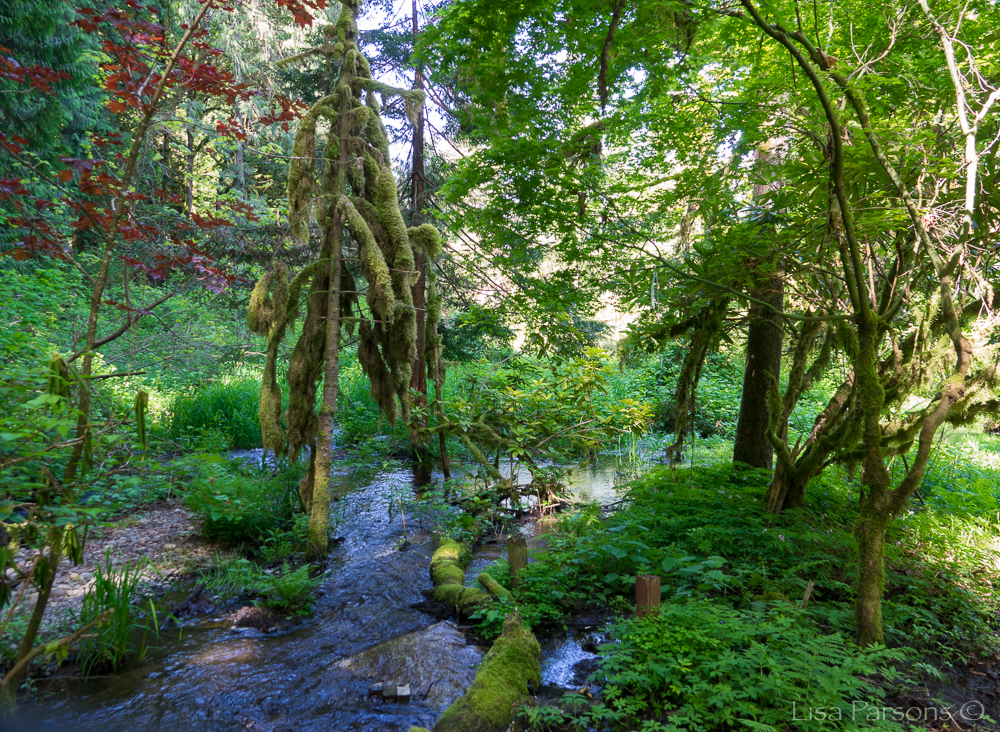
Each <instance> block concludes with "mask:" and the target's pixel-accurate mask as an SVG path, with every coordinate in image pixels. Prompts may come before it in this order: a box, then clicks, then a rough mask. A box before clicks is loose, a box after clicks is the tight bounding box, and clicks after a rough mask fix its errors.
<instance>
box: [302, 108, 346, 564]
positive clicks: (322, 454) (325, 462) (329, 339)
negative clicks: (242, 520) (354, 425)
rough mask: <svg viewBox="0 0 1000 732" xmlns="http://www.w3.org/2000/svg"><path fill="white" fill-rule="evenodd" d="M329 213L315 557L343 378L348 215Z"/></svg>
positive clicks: (321, 538) (324, 541)
mask: <svg viewBox="0 0 1000 732" xmlns="http://www.w3.org/2000/svg"><path fill="white" fill-rule="evenodd" d="M347 104H348V100H347V97H346V96H342V98H341V102H340V115H339V117H338V129H337V138H338V139H339V141H340V150H339V156H338V160H337V169H336V173H335V179H334V180H335V184H334V188H333V189H334V191H336V192H337V194H338V195H343V192H344V190H345V188H344V185H345V184H344V179H345V168H346V167H347V133H348V128H347V119H348V116H347V112H348V106H347ZM333 206H335V207H336V208H335V209H334V210H333V212H332V213H331V214H329V215H331V216H333V217H334V218H333V227H332V228H331V229H327V231H329V232H330V254H329V257H330V266H329V270H330V293H329V297H328V298H327V305H326V348H325V354H324V373H323V402H322V404H321V406H320V408H319V424H318V425H317V428H318V429H317V435H316V451H315V457H316V461H315V465H316V471H315V474H314V476H313V487H312V505H311V506H310V510H309V530H308V534H309V541H308V548H307V554H308V555H309V556H311V557H313V558H320V557H325V556H326V552H327V546H328V538H329V537H328V535H327V529H328V527H329V525H330V468H331V467H332V465H333V424H334V416H335V415H336V412H337V387H338V386H339V382H340V290H341V284H340V269H341V255H342V251H341V250H342V245H343V234H344V215H343V213H342V212H341V210H340V204H339V202H338V201H335V202H334V204H333Z"/></svg>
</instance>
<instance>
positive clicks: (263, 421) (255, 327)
mask: <svg viewBox="0 0 1000 732" xmlns="http://www.w3.org/2000/svg"><path fill="white" fill-rule="evenodd" d="M288 303H289V287H288V268H287V267H285V265H284V264H282V263H281V262H277V263H276V264H275V265H274V266H273V267H272V268H271V269H270V270H268V271H267V273H266V274H265V275H264V276H263V277H261V278H260V281H259V282H257V285H256V286H255V287H254V290H253V294H252V295H251V296H250V305H249V307H248V309H247V324H248V325H249V326H250V330H252V331H253V332H254V333H257V334H259V335H264V336H267V360H266V361H265V363H264V373H263V375H262V378H261V384H260V404H259V407H258V416H259V418H260V432H261V440H262V442H263V446H264V449H265V450H271V451H272V452H274V454H275V455H282V454H284V450H285V433H284V430H283V429H282V428H281V388H280V387H279V386H278V378H277V360H278V346H279V345H280V343H281V340H282V339H283V338H284V337H285V328H286V327H287V325H288Z"/></svg>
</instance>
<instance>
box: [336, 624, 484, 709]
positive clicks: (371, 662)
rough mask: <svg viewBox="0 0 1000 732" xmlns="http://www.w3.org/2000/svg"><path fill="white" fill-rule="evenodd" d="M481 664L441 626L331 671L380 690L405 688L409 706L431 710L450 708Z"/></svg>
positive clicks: (477, 654) (457, 635) (453, 631)
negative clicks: (349, 674) (360, 679)
mask: <svg viewBox="0 0 1000 732" xmlns="http://www.w3.org/2000/svg"><path fill="white" fill-rule="evenodd" d="M482 658H483V651H482V649H480V648H478V647H477V646H470V645H467V644H466V642H465V636H464V635H463V634H462V633H461V631H459V630H458V628H456V627H455V626H454V625H453V624H452V623H449V622H441V623H435V624H434V625H431V626H429V627H427V628H424V629H422V630H417V631H414V632H413V633H407V634H406V635H401V636H399V637H397V638H393V639H392V640H389V641H386V642H385V643H380V644H378V645H377V646H373V647H372V648H369V649H367V650H365V651H362V652H361V653H358V654H357V655H354V656H350V657H348V658H345V659H343V660H341V661H339V662H338V663H337V666H339V667H341V668H345V669H349V670H351V671H352V672H354V673H355V674H356V675H357V676H361V677H364V678H366V679H371V680H373V682H375V683H383V684H384V686H383V688H387V687H388V685H389V684H390V683H391V684H393V685H394V686H395V684H400V685H405V686H409V688H410V694H411V696H412V698H413V700H414V702H416V701H420V702H421V703H422V704H424V705H426V706H430V707H434V706H445V705H447V704H450V703H451V702H452V701H454V700H455V699H456V698H458V697H459V696H461V695H462V694H463V693H464V692H465V690H466V689H468V688H469V685H470V684H471V683H472V680H473V679H474V678H475V675H476V668H477V667H478V666H479V662H480V661H481V660H482ZM394 690H395V689H394ZM383 693H384V692H383Z"/></svg>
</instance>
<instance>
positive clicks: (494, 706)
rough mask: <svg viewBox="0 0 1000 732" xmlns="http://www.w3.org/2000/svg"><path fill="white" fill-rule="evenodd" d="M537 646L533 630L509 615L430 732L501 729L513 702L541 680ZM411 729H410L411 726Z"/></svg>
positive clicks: (499, 731)
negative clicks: (471, 675)
mask: <svg viewBox="0 0 1000 732" xmlns="http://www.w3.org/2000/svg"><path fill="white" fill-rule="evenodd" d="M540 657H541V648H540V647H539V645H538V641H537V640H536V639H535V636H534V634H533V633H532V632H531V631H530V630H528V629H527V628H525V627H524V626H523V625H522V624H521V616H520V615H518V614H516V613H515V614H513V615H509V616H508V617H507V619H506V620H505V621H504V624H503V635H501V636H500V637H499V638H497V640H496V642H495V643H494V644H493V647H492V648H490V650H489V652H488V653H487V654H486V657H485V658H484V659H483V662H482V664H481V665H480V667H479V670H478V671H477V672H476V678H475V680H474V681H473V682H472V686H470V687H469V690H468V691H467V692H466V694H465V696H463V697H460V698H459V699H457V700H456V701H455V702H454V703H453V704H452V705H451V706H450V707H448V709H446V710H445V712H444V714H442V715H441V718H440V719H439V720H438V722H437V724H435V725H434V732H502V730H505V729H507V728H508V727H509V726H510V723H511V722H513V721H514V715H515V713H516V708H517V705H519V704H522V703H524V702H526V701H527V700H528V698H529V696H530V694H531V689H537V688H538V687H539V686H540V685H541V683H542V671H541V666H540V664H539V659H540ZM411 732H412V730H411Z"/></svg>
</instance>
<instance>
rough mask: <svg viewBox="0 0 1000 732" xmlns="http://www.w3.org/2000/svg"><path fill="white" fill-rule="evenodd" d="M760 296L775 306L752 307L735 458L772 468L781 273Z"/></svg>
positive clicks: (754, 465) (782, 295) (782, 289)
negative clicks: (770, 436) (769, 435)
mask: <svg viewBox="0 0 1000 732" xmlns="http://www.w3.org/2000/svg"><path fill="white" fill-rule="evenodd" d="M756 296H757V297H758V298H759V299H761V300H763V301H765V302H767V303H769V304H770V305H771V306H772V307H774V308H775V311H777V312H775V311H771V310H769V309H767V308H765V307H764V306H751V307H750V317H751V321H750V327H749V329H748V331H747V360H746V368H745V369H744V372H743V392H742V395H741V397H740V414H739V418H738V419H737V422H736V442H735V443H734V445H733V462H734V463H743V464H745V465H749V466H750V467H753V468H766V469H768V470H770V468H771V461H772V459H773V458H774V448H773V447H772V446H771V443H770V442H769V441H768V439H767V436H766V432H767V428H768V426H769V425H770V417H769V414H770V411H769V409H768V397H769V394H770V392H771V379H772V378H774V379H775V380H777V379H778V378H779V377H780V375H781V343H782V332H781V317H780V316H779V315H778V312H780V311H781V309H782V307H783V304H784V285H783V283H782V281H781V278H780V277H779V276H778V275H773V276H772V277H771V278H770V282H769V283H768V285H767V286H766V288H762V290H758V291H757V293H756Z"/></svg>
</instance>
